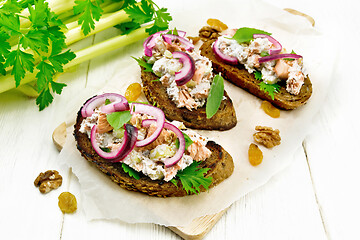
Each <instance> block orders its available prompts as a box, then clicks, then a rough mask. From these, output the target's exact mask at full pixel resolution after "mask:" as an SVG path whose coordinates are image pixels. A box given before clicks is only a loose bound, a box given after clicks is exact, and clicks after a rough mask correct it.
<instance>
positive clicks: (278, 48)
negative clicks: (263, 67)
mask: <svg viewBox="0 0 360 240" xmlns="http://www.w3.org/2000/svg"><path fill="white" fill-rule="evenodd" d="M253 38H267V39H268V40H269V41H270V42H271V43H272V44H273V45H274V48H273V49H270V50H269V54H270V55H272V54H278V53H280V52H281V49H282V46H281V44H280V43H279V42H278V41H277V40H276V39H275V38H273V37H271V36H269V35H266V34H254V35H253Z"/></svg>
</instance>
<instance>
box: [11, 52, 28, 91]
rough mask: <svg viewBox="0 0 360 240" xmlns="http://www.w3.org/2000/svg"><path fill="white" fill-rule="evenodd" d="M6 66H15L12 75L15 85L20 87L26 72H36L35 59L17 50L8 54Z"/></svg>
mask: <svg viewBox="0 0 360 240" xmlns="http://www.w3.org/2000/svg"><path fill="white" fill-rule="evenodd" d="M5 66H6V67H8V66H13V69H12V71H11V75H14V78H15V85H16V87H18V86H19V84H20V81H21V79H23V78H24V76H25V73H26V71H29V72H32V71H33V70H34V57H33V55H31V54H29V53H26V52H24V51H22V50H20V49H17V50H14V51H11V52H10V53H9V54H8V56H7V60H6V63H5Z"/></svg>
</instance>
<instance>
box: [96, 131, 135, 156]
mask: <svg viewBox="0 0 360 240" xmlns="http://www.w3.org/2000/svg"><path fill="white" fill-rule="evenodd" d="M124 128H125V133H124V138H123V142H122V143H121V146H120V147H119V148H117V149H115V150H113V151H111V152H104V151H103V150H101V148H100V147H99V145H98V144H97V142H96V132H97V125H94V126H93V127H92V129H91V135H90V140H91V145H92V147H93V148H94V150H95V152H96V153H97V154H98V155H99V156H100V157H102V158H104V159H107V160H111V161H110V162H120V161H121V160H123V159H124V158H125V157H126V156H127V155H129V153H130V152H131V151H132V150H133V149H134V147H135V144H136V140H137V135H138V129H137V128H136V127H134V126H132V125H130V124H124Z"/></svg>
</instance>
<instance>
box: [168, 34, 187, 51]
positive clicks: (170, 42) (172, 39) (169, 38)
mask: <svg viewBox="0 0 360 240" xmlns="http://www.w3.org/2000/svg"><path fill="white" fill-rule="evenodd" d="M162 37H163V39H164V41H165V42H167V43H168V44H173V43H172V41H174V40H179V42H180V43H181V44H182V45H183V46H184V48H185V50H186V51H189V50H192V49H194V44H192V43H191V42H190V41H189V40H187V39H186V38H184V37H180V36H177V35H173V34H164V35H162Z"/></svg>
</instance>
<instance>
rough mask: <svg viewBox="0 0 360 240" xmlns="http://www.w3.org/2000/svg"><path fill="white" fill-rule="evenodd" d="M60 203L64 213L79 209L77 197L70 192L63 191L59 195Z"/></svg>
mask: <svg viewBox="0 0 360 240" xmlns="http://www.w3.org/2000/svg"><path fill="white" fill-rule="evenodd" d="M58 205H59V208H60V210H61V211H62V212H63V213H73V212H75V211H76V209H77V202H76V198H75V196H74V195H73V194H71V193H69V192H63V193H61V194H60V195H59V203H58Z"/></svg>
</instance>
